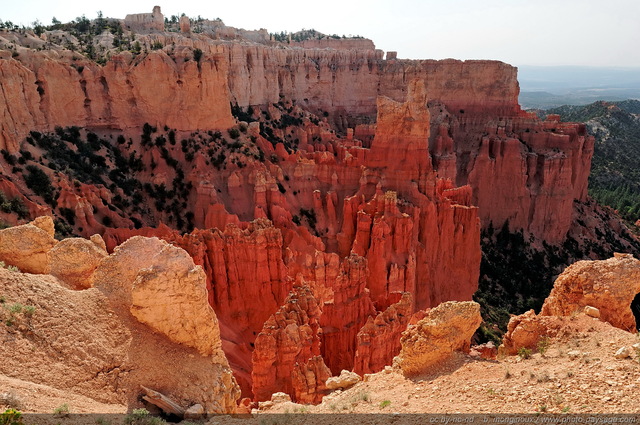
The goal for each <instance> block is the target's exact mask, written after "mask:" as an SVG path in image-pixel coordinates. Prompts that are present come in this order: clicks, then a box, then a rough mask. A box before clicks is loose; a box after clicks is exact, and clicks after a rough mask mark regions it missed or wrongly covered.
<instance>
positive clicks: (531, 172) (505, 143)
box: [0, 33, 593, 243]
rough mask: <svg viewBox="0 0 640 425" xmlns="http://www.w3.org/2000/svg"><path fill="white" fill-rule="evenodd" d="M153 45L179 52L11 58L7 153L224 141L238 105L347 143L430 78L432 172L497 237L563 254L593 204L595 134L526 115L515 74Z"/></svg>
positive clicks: (147, 41) (477, 66)
mask: <svg viewBox="0 0 640 425" xmlns="http://www.w3.org/2000/svg"><path fill="white" fill-rule="evenodd" d="M140 41H141V42H142V44H143V45H151V44H152V42H154V41H158V42H160V43H161V44H163V45H165V46H169V45H173V44H175V45H176V46H178V47H179V48H175V49H169V48H168V47H166V48H165V49H162V50H157V51H151V52H150V53H148V54H143V55H140V56H138V57H136V58H132V55H131V54H130V53H127V52H125V53H122V54H119V55H115V56H113V57H112V58H111V59H110V60H109V61H108V62H107V64H106V66H104V67H100V66H97V65H95V64H93V63H90V62H86V61H76V62H75V63H74V64H73V65H74V66H71V64H69V63H67V62H66V61H64V60H62V61H61V60H60V59H56V58H59V57H60V56H61V53H60V52H58V51H55V53H54V52H52V51H45V52H35V51H31V52H29V51H26V52H25V53H24V54H21V55H20V56H19V57H18V60H16V59H12V58H7V59H6V60H3V61H2V65H1V68H0V72H2V75H3V78H2V82H0V84H2V87H3V90H2V96H4V97H3V98H2V99H0V103H2V104H4V105H6V108H5V110H6V111H7V116H6V117H5V118H6V119H5V120H3V124H2V128H1V129H0V147H5V148H7V149H8V150H9V151H10V152H16V151H17V150H18V145H19V143H20V142H21V141H22V139H23V138H24V136H26V135H27V133H28V131H29V130H33V129H37V130H51V129H53V127H54V126H56V125H62V126H65V125H78V126H100V127H112V128H125V129H130V128H136V127H138V128H139V127H140V126H141V125H142V124H143V123H144V122H149V123H151V124H153V125H159V126H164V125H167V126H169V127H172V128H176V129H182V130H194V129H199V128H206V129H209V128H216V129H218V128H221V129H224V128H228V127H230V126H231V125H233V121H232V118H231V115H230V110H229V106H228V105H229V103H230V102H231V103H234V104H238V105H239V106H241V107H248V106H261V107H266V106H267V105H271V104H273V103H276V102H279V101H280V100H281V99H282V98H286V99H291V100H294V101H296V102H297V103H298V104H299V105H301V106H303V107H304V108H306V109H308V110H311V111H314V112H317V113H318V114H319V115H322V114H324V113H325V112H326V114H327V115H328V119H329V120H330V122H332V123H333V124H335V125H336V126H337V128H339V129H342V130H344V131H346V129H347V128H348V127H354V126H355V125H356V124H362V123H372V122H374V121H375V120H376V114H377V108H378V105H377V98H378V96H385V97H389V98H391V99H393V100H396V101H399V102H404V101H406V100H407V99H408V98H409V97H408V96H409V91H410V89H408V86H409V83H411V82H412V81H416V80H419V81H421V82H422V84H423V86H424V88H425V90H426V93H427V95H428V97H429V99H430V100H432V101H433V102H436V103H438V104H439V105H440V107H438V108H437V113H433V112H432V127H433V128H432V131H431V133H432V135H433V137H432V138H431V141H430V145H429V150H430V153H431V155H432V158H431V161H432V162H433V168H434V169H435V170H436V171H437V172H438V174H439V175H440V176H441V177H445V178H450V179H452V181H454V183H455V184H456V185H458V186H461V185H465V184H470V185H471V187H472V188H473V203H474V204H475V205H479V206H480V207H481V208H480V211H481V212H480V214H481V219H482V223H483V225H484V226H488V225H489V223H492V224H493V226H494V227H496V228H497V227H500V226H502V224H503V223H504V222H505V221H507V220H509V225H510V228H511V229H512V230H520V229H522V230H524V231H525V232H528V233H531V234H533V235H534V236H536V237H538V238H540V239H544V240H546V241H547V242H550V243H559V242H561V241H562V240H563V239H564V237H565V235H566V233H567V231H568V229H569V225H570V221H571V214H570V213H571V211H572V203H573V201H574V200H584V199H585V197H586V177H587V175H588V170H589V167H590V161H591V154H592V151H593V139H592V138H591V137H589V136H587V135H586V133H585V129H584V126H580V125H567V124H562V123H559V122H557V121H555V120H556V119H557V117H555V118H554V117H551V118H552V119H551V120H550V121H549V122H541V121H540V120H539V119H537V118H535V117H534V116H533V115H530V114H526V113H524V112H522V111H521V110H520V107H519V105H518V102H517V99H518V93H519V87H518V83H517V79H516V74H517V69H516V68H514V67H512V66H510V65H507V64H504V63H500V62H496V61H457V60H452V59H447V60H443V61H433V60H425V61H410V60H396V59H392V60H386V61H385V60H383V59H382V56H383V52H381V51H379V50H375V49H373V48H372V46H370V45H369V44H367V42H368V41H367V40H365V41H364V44H363V45H362V46H360V45H353V46H351V47H350V46H349V44H348V43H346V42H345V43H340V48H339V49H333V48H324V46H311V44H310V45H309V47H303V48H274V47H273V46H269V45H267V44H264V43H228V42H222V41H219V40H218V41H217V40H212V39H211V38H209V37H207V36H206V35H202V34H191V35H190V37H189V38H187V37H185V36H182V35H180V34H177V33H158V34H153V35H146V36H140ZM303 44H304V43H303ZM360 44H362V43H360ZM281 47H282V46H281ZM193 48H200V49H201V50H203V51H204V52H205V54H204V55H203V57H202V59H201V60H200V61H198V62H196V61H192V60H187V59H189V58H190V56H191V52H190V50H191V49H193ZM25 50H26V49H25ZM157 87H163V90H157V89H156V88H157ZM61 105H64V107H61ZM436 135H437V136H436ZM513 182H517V184H516V185H515V186H514V185H513V184H512V183H513ZM495 205H500V206H501V207H500V208H495V207H494V206H495Z"/></svg>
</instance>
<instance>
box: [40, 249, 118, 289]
mask: <svg viewBox="0 0 640 425" xmlns="http://www.w3.org/2000/svg"><path fill="white" fill-rule="evenodd" d="M49 255H50V257H51V271H50V273H51V274H52V275H53V276H55V277H57V278H58V279H60V280H61V281H63V282H64V283H66V284H67V285H69V287H70V288H72V289H87V288H90V287H92V286H93V272H94V271H95V269H96V268H97V267H98V265H99V264H100V261H102V259H103V258H104V257H106V256H107V251H106V250H105V249H103V248H100V247H98V246H97V245H96V244H95V243H94V242H92V241H90V240H87V239H83V238H68V239H64V240H63V241H61V242H59V243H58V244H57V245H56V246H54V247H53V248H52V249H51V251H49Z"/></svg>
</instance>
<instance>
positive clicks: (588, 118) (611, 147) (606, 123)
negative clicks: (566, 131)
mask: <svg viewBox="0 0 640 425" xmlns="http://www.w3.org/2000/svg"><path fill="white" fill-rule="evenodd" d="M547 113H550V114H559V115H560V116H561V117H562V120H563V121H577V122H584V123H586V124H587V127H588V129H589V132H590V133H591V134H593V135H594V136H595V139H596V141H595V149H594V154H593V161H592V166H591V175H590V177H589V195H591V196H592V197H593V198H594V199H596V200H597V201H598V202H599V203H601V204H604V205H608V206H610V207H612V208H614V209H616V210H618V212H619V213H620V215H621V216H622V217H623V218H624V219H626V220H629V221H631V222H635V221H636V220H638V219H640V117H639V115H638V114H640V101H638V100H625V101H621V102H602V101H600V102H595V103H592V104H590V105H586V106H562V107H560V108H555V109H550V110H548V111H547Z"/></svg>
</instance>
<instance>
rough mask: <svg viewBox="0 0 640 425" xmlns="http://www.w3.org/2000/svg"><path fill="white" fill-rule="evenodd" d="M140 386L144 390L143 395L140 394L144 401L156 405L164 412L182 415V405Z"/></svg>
mask: <svg viewBox="0 0 640 425" xmlns="http://www.w3.org/2000/svg"><path fill="white" fill-rule="evenodd" d="M140 388H142V389H143V390H144V392H145V395H143V396H142V398H143V399H144V400H145V401H148V402H149V403H151V404H154V405H156V406H158V407H159V408H160V409H162V411H163V412H164V413H166V414H168V415H176V416H179V417H183V416H184V411H185V410H184V409H183V408H182V406H180V405H179V404H178V403H176V402H175V401H173V400H171V399H170V398H169V397H167V396H166V395H164V394H162V393H159V392H158V391H154V390H152V389H150V388H147V387H145V386H143V385H140Z"/></svg>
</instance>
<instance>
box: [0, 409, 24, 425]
mask: <svg viewBox="0 0 640 425" xmlns="http://www.w3.org/2000/svg"><path fill="white" fill-rule="evenodd" d="M0 425H24V422H23V420H22V413H21V412H19V411H18V410H15V409H7V410H5V411H4V412H3V413H0Z"/></svg>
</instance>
